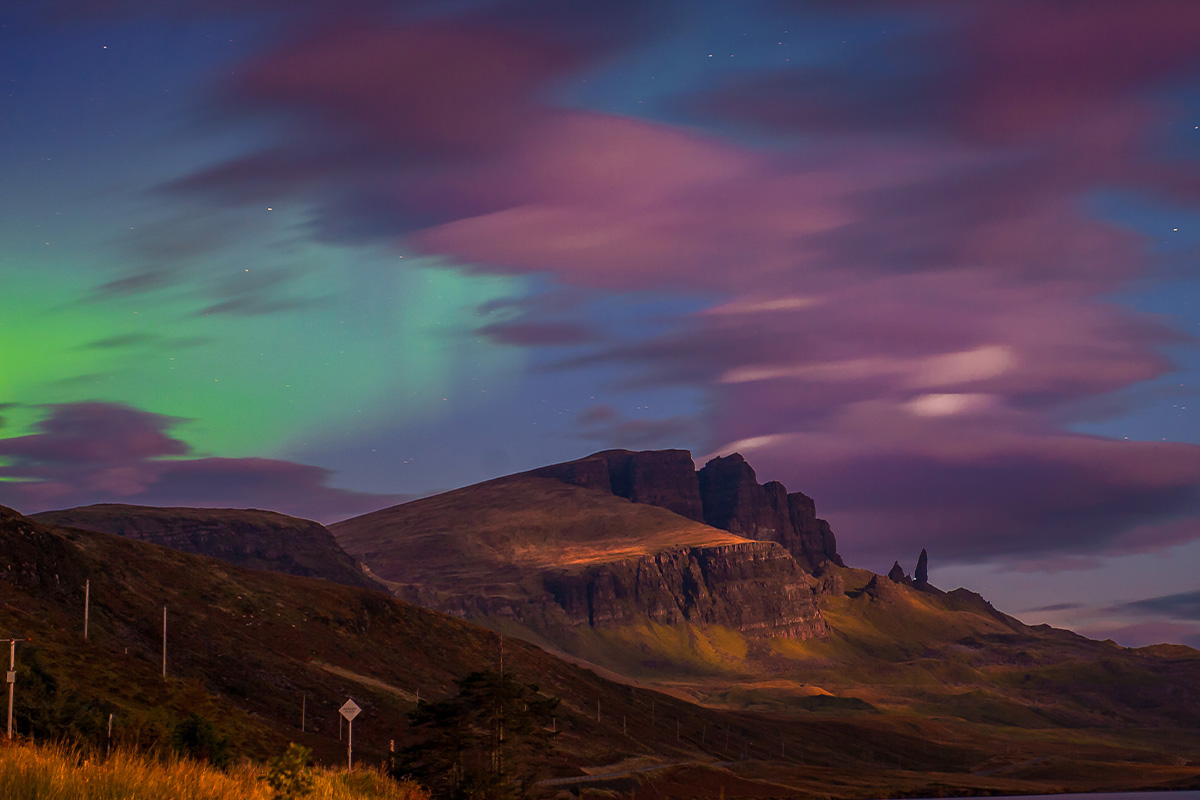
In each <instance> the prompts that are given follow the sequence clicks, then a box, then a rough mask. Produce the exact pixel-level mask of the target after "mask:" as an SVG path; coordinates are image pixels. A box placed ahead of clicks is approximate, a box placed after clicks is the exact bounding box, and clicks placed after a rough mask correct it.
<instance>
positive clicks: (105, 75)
mask: <svg viewBox="0 0 1200 800" xmlns="http://www.w3.org/2000/svg"><path fill="white" fill-rule="evenodd" d="M0 212H2V213H0V503H2V504H5V505H9V506H12V507H15V508H17V509H18V510H20V511H23V512H26V513H31V512H36V511H41V510H45V509H51V508H63V507H68V506H74V505H80V504H85V503H94V502H106V501H107V502H129V503H146V504H152V505H210V506H237V507H245V506H253V507H259V508H272V509H276V510H280V511H284V512H287V513H292V514H296V515H299V516H304V517H310V518H315V519H319V520H322V521H325V522H329V521H334V520H338V519H342V518H345V517H348V516H351V515H354V514H358V513H362V512H365V511H368V510H373V509H375V508H379V507H382V506H385V505H390V504H392V503H394V502H398V501H400V500H403V499H406V498H411V497H414V496H418V495H421V494H425V493H429V492H433V491H440V490H445V489H449V488H454V487H457V486H462V485H466V484H469V483H474V482H477V481H480V480H484V479H487V478H491V477H495V476H498V475H501V474H506V473H509V472H515V471H518V470H522V469H528V468H532V467H535V466H539V465H542V464H546V463H552V462H555V461H564V460H569V459H573V458H578V457H580V456H582V455H585V454H587V453H589V452H592V451H595V450H600V449H604V448H608V447H627V448H631V449H646V448H660V447H683V448H688V449H691V450H692V451H693V453H694V454H695V456H696V457H697V460H698V461H700V462H701V463H702V462H703V460H704V459H706V458H708V457H710V456H712V455H715V454H724V453H729V452H732V451H735V450H736V451H740V452H741V453H743V454H744V455H745V456H746V457H747V458H748V459H749V460H750V462H751V464H753V465H754V466H755V467H756V469H757V470H758V474H759V479H760V480H762V481H766V480H771V479H775V480H781V481H783V482H784V483H785V484H786V485H787V486H788V487H789V489H791V490H801V491H804V492H805V493H807V494H809V495H811V496H813V497H814V498H815V499H816V501H817V507H818V511H819V513H820V514H821V515H822V516H824V517H826V518H828V519H829V520H830V522H831V523H832V525H833V528H834V531H835V532H836V533H837V535H838V538H839V544H840V548H841V551H842V553H843V554H844V555H845V557H846V559H847V561H848V562H849V563H851V564H854V565H857V566H864V567H868V568H871V569H874V570H876V571H886V570H887V568H888V567H889V566H890V565H891V563H892V561H893V560H894V559H899V560H900V561H901V562H902V563H903V564H904V565H905V566H906V567H907V569H908V570H909V571H910V572H911V570H912V568H913V564H914V563H915V561H916V556H917V554H918V553H919V551H920V549H921V548H922V547H924V548H927V549H928V550H929V553H930V559H931V562H930V563H931V568H930V577H931V580H932V581H933V582H934V583H935V584H937V585H939V586H942V587H943V588H947V589H949V588H953V587H955V586H958V585H966V586H968V587H970V588H973V589H976V590H978V591H981V592H982V593H983V594H984V595H985V596H987V597H988V598H989V599H991V600H992V601H993V602H994V603H995V604H996V605H997V606H998V607H1000V608H1001V609H1003V610H1005V611H1008V612H1012V613H1015V614H1017V615H1018V616H1020V617H1021V618H1022V619H1024V620H1026V621H1029V622H1043V621H1044V622H1050V623H1052V624H1056V625H1064V626H1069V627H1072V628H1074V629H1076V630H1079V631H1081V632H1084V633H1087V634H1089V635H1093V636H1099V637H1101V638H1103V637H1107V636H1112V637H1113V638H1115V639H1117V640H1118V641H1119V642H1121V643H1123V644H1131V645H1135V644H1145V643H1150V642H1156V641H1176V642H1187V643H1191V644H1195V645H1200V426H1198V425H1197V422H1196V419H1197V416H1196V414H1197V411H1196V410H1193V408H1194V407H1195V408H1196V409H1200V397H1197V394H1198V389H1200V350H1198V349H1197V346H1196V336H1197V334H1200V313H1198V312H1200V307H1198V304H1200V272H1198V270H1197V269H1196V263H1197V254H1198V252H1200V3H1197V2H1195V0H887V1H886V2H885V1H884V0H877V1H876V2H871V0H810V1H809V2H801V1H800V0H795V2H790V1H789V0H777V1H775V2H770V1H768V0H763V1H762V2H751V1H750V0H736V1H731V2H710V1H709V0H678V1H671V0H662V1H661V2H660V1H659V0H655V2H652V3H651V2H644V1H643V2H635V1H633V0H629V1H621V0H604V1H603V2H601V0H594V1H591V0H586V1H585V0H571V2H521V1H520V0H495V1H494V2H486V1H483V0H480V1H478V2H472V1H470V0H444V1H443V2H435V1H433V0H430V1H429V2H419V1H417V0H413V1H412V2H383V1H382V0H378V1H373V0H340V2H332V1H331V2H305V0H287V1H286V2H284V0H236V1H235V0H229V1H228V2H222V1H221V0H152V1H150V0H148V1H147V2H135V0H75V1H74V2H56V1H55V0H28V1H27V2H23V1H22V0H4V1H3V2H0Z"/></svg>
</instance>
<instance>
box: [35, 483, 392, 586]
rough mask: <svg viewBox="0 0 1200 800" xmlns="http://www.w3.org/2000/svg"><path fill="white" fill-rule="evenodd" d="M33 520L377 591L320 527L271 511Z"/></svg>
mask: <svg viewBox="0 0 1200 800" xmlns="http://www.w3.org/2000/svg"><path fill="white" fill-rule="evenodd" d="M32 518H33V519H36V520H39V521H41V522H45V523H47V524H50V525H59V526H62V527H70V528H81V529H82V530H86V531H98V532H100V533H114V534H117V535H118V536H126V537H128V538H130V539H140V540H142V541H144V542H153V543H155V544H161V545H163V546H164V547H170V548H173V549H175V550H182V551H184V552H186V553H195V554H197V555H202V556H212V557H213V558H219V559H221V560H222V561H228V562H229V563H231V564H236V565H237V566H239V567H247V568H249V569H265V570H270V571H272V572H283V573H286V574H288V575H303V576H306V577H310V578H324V579H325V580H329V581H333V582H334V583H342V584H345V585H347V586H358V587H361V588H364V589H379V588H381V587H380V586H379V584H378V583H377V582H375V581H373V580H371V579H370V578H369V577H367V576H366V575H364V574H363V571H362V570H361V569H360V568H359V566H358V564H357V563H356V562H355V561H354V559H352V558H350V556H348V555H347V554H346V552H345V551H344V550H342V548H341V547H339V546H338V544H337V541H336V540H335V539H334V538H333V534H331V533H330V532H329V531H328V530H327V529H326V528H325V527H323V526H322V525H320V524H318V523H316V522H313V521H311V520H307V519H298V518H296V517H289V516H287V515H285V514H278V513H276V512H274V511H259V510H258V509H233V508H159V507H154V506H131V505H120V504H116V503H104V504H100V505H94V506H82V507H80V508H69V509H65V510H63V511H46V512H43V513H41V514H34V515H32Z"/></svg>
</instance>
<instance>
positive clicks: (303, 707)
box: [300, 692, 308, 733]
mask: <svg viewBox="0 0 1200 800" xmlns="http://www.w3.org/2000/svg"><path fill="white" fill-rule="evenodd" d="M307 711H308V695H306V694H304V693H303V692H301V693H300V732H301V733H304V716H305V712H307Z"/></svg>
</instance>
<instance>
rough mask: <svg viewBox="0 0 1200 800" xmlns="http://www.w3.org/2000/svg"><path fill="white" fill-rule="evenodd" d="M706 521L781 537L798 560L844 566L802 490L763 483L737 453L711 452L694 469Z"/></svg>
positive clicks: (774, 539)
mask: <svg viewBox="0 0 1200 800" xmlns="http://www.w3.org/2000/svg"><path fill="white" fill-rule="evenodd" d="M697 478H698V480H699V483H700V497H701V501H702V502H703V504H704V522H705V523H706V524H708V525H712V526H713V527H714V528H721V529H723V530H727V531H729V532H730V533H736V534H738V535H739V536H745V537H746V538H748V539H760V540H766V541H772V542H779V543H780V544H782V545H783V546H784V547H785V548H787V550H788V552H790V553H791V554H792V555H793V556H795V557H796V560H798V561H799V562H800V563H801V564H803V565H805V566H806V567H808V568H809V569H817V568H818V567H820V565H821V564H824V563H825V562H826V561H832V562H833V563H834V564H837V565H839V566H845V564H844V563H843V562H842V557H841V556H839V555H838V552H837V541H836V540H835V539H834V536H833V531H832V530H830V528H829V523H828V522H826V521H825V520H823V519H817V509H816V504H815V503H814V502H813V500H812V498H811V497H809V496H808V495H805V494H803V493H801V492H793V493H791V494H788V491H787V489H786V488H784V485H783V484H782V483H780V482H779V481H771V482H770V483H767V484H766V485H764V486H760V485H759V483H758V477H757V476H756V475H755V473H754V469H753V468H752V467H751V466H750V465H749V464H748V463H746V459H745V458H743V457H742V455H741V454H740V453H734V454H733V455H729V456H724V457H718V458H714V459H712V460H711V461H709V462H708V463H707V464H705V465H704V467H703V468H702V469H701V470H700V471H699V472H698V473H697Z"/></svg>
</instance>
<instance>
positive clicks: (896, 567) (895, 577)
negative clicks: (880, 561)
mask: <svg viewBox="0 0 1200 800" xmlns="http://www.w3.org/2000/svg"><path fill="white" fill-rule="evenodd" d="M887 576H888V579H889V580H890V581H891V582H892V583H912V578H910V577H908V575H906V574H905V572H904V567H902V566H900V562H899V561H897V562H895V563H893V564H892V568H891V569H889V570H888V574H887Z"/></svg>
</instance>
